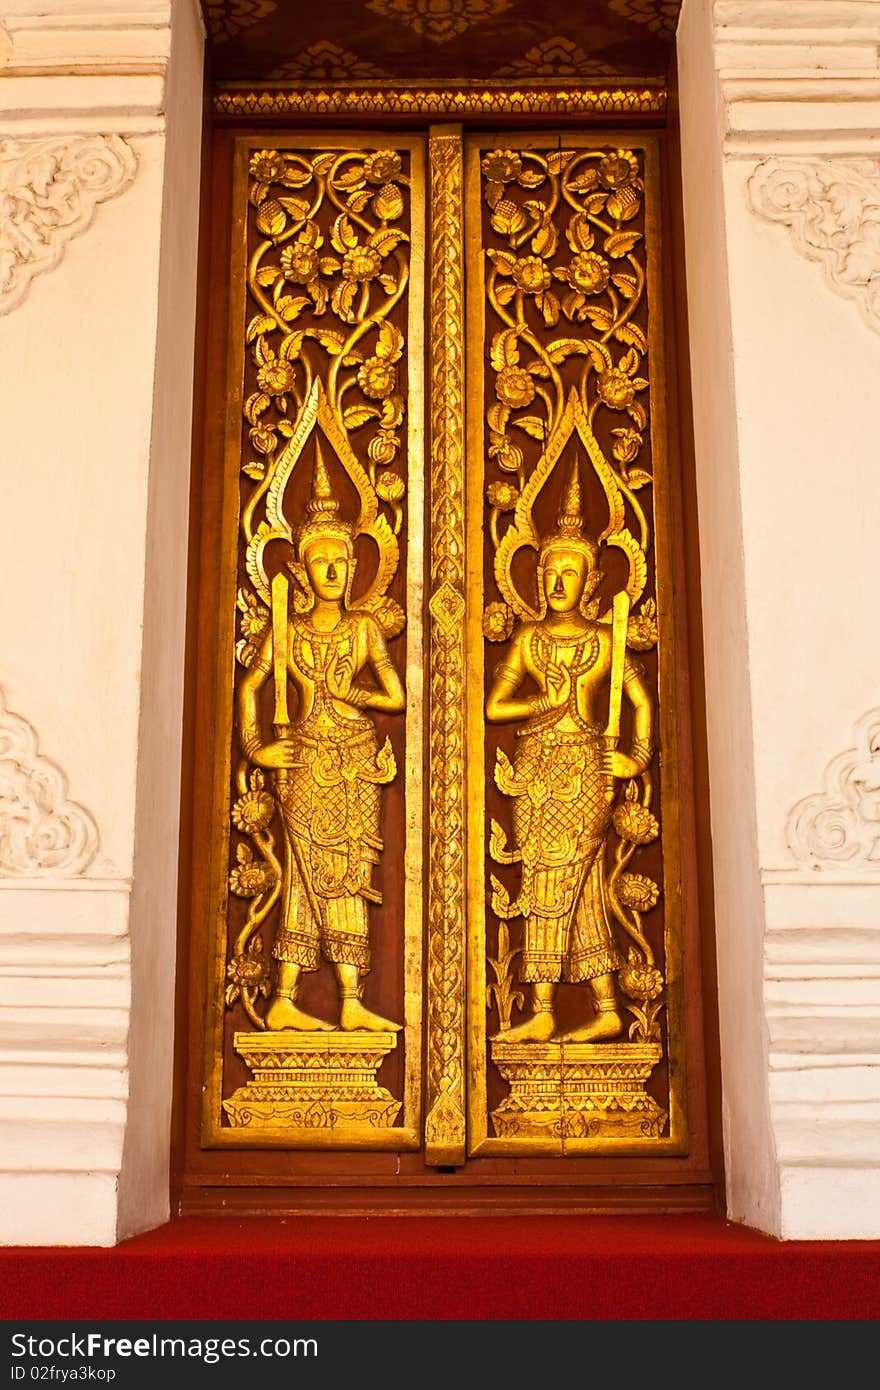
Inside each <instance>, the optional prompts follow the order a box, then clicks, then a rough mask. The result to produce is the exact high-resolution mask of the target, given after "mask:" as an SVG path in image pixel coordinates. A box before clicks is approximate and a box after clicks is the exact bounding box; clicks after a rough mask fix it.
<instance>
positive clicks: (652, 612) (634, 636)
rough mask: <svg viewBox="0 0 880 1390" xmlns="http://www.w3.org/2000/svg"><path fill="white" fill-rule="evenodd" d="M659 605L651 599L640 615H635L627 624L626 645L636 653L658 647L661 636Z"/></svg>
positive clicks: (643, 606) (644, 605)
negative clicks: (658, 624)
mask: <svg viewBox="0 0 880 1390" xmlns="http://www.w3.org/2000/svg"><path fill="white" fill-rule="evenodd" d="M656 613H657V605H656V603H655V602H654V600H653V599H652V598H649V599H648V600H647V602H646V603H644V604H643V605H642V611H641V612H640V613H634V614H633V616H632V617H631V618H630V620H629V622H628V623H627V627H626V644H627V646H628V647H632V649H633V651H636V652H649V651H650V650H651V648H652V647H656V645H657V639H658V637H659V636H660V632H659V629H658V627H657V617H656Z"/></svg>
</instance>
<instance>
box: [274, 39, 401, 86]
mask: <svg viewBox="0 0 880 1390" xmlns="http://www.w3.org/2000/svg"><path fill="white" fill-rule="evenodd" d="M269 76H270V77H273V78H280V79H284V80H286V81H292V82H368V81H371V80H373V79H375V78H381V77H387V76H388V74H387V73H386V72H383V70H382V69H381V68H379V67H377V66H376V64H375V63H370V62H368V61H367V60H366V59H365V58H360V57H358V55H357V54H356V53H350V52H349V51H348V49H345V48H340V47H339V45H338V44H335V43H329V42H328V41H327V40H326V39H322V40H321V41H320V42H318V43H313V44H311V45H310V46H309V47H308V48H304V49H303V51H302V53H299V54H297V56H296V57H295V58H289V59H288V60H287V62H285V63H281V64H280V66H279V67H277V68H274V69H273V70H272V72H271V73H270V74H269Z"/></svg>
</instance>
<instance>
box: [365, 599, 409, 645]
mask: <svg viewBox="0 0 880 1390" xmlns="http://www.w3.org/2000/svg"><path fill="white" fill-rule="evenodd" d="M372 611H373V617H374V618H375V619H376V622H377V623H378V624H379V626H380V628H381V629H382V633H383V635H384V636H385V637H386V638H387V639H388V641H390V640H391V638H392V637H396V636H397V634H398V633H399V632H403V629H404V628H405V627H406V614H405V613H404V611H403V609H402V608H401V606H400V604H399V603H397V602H395V600H394V599H393V598H388V597H387V596H386V597H385V598H383V599H382V601H381V603H379V604H377V605H376V607H375V608H374V609H373V610H372Z"/></svg>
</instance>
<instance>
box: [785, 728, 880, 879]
mask: <svg viewBox="0 0 880 1390" xmlns="http://www.w3.org/2000/svg"><path fill="white" fill-rule="evenodd" d="M855 740H856V742H855V747H854V748H850V749H848V750H847V751H846V752H845V753H841V754H839V756H838V757H836V758H834V759H833V761H832V762H831V763H829V765H828V770H827V772H826V773H825V790H824V791H822V792H819V793H816V794H815V795H813V796H807V797H804V799H803V800H802V801H799V802H798V803H797V804H796V805H795V806H794V807H793V808H792V810H791V812H790V813H789V817H788V822H787V825H786V837H787V840H788V846H789V848H790V850H791V852H792V854H793V855H794V857H795V858H796V859H797V860H799V861H800V862H801V863H804V864H807V865H808V866H809V867H811V868H814V869H823V868H826V869H827V868H839V867H840V866H842V865H846V867H847V868H858V869H860V870H864V871H868V872H870V873H876V874H880V708H878V709H872V710H869V711H868V713H867V714H865V715H864V716H863V717H862V718H861V719H860V720H859V722H858V724H857V725H856V727H855Z"/></svg>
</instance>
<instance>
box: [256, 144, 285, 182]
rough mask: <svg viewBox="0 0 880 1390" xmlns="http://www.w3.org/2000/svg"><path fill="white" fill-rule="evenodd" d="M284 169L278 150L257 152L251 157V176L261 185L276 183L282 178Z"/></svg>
mask: <svg viewBox="0 0 880 1390" xmlns="http://www.w3.org/2000/svg"><path fill="white" fill-rule="evenodd" d="M284 167H285V166H284V160H283V159H282V157H281V155H280V154H279V153H278V151H277V150H255V151H254V153H253V154H252V155H251V165H250V169H251V176H252V177H253V178H255V179H258V180H259V182H260V183H274V182H275V181H276V180H277V179H280V178H281V176H282V174H283V173H284Z"/></svg>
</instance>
